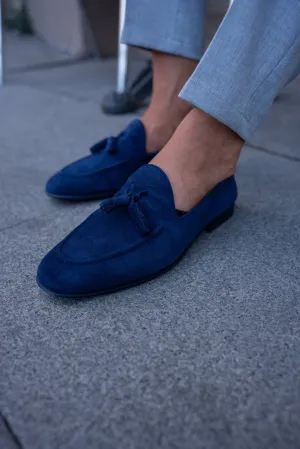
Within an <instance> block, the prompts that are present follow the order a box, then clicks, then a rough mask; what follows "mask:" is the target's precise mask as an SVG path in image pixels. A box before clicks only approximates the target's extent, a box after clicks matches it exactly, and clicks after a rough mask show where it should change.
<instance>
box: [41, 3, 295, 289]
mask: <svg viewBox="0 0 300 449" xmlns="http://www.w3.org/2000/svg"><path fill="white" fill-rule="evenodd" d="M187 3H188V2H187V0H186V2H185V4H187ZM169 4H171V1H170V2H169ZM172 4H173V3H172ZM182 4H183V3H182ZM299 22H300V6H299V4H298V1H297V0H289V2H287V1H286V0H264V2H262V1H261V0H252V1H251V2H249V0H234V1H233V4H232V6H231V9H230V11H229V13H228V15H227V16H226V17H225V20H224V21H223V24H222V25H221V28H220V29H219V31H218V33H217V36H216V37H215V39H214V40H213V42H212V44H211V46H210V47H209V49H208V51H207V53H206V54H205V56H204V58H203V60H202V61H201V62H200V64H199V65H198V67H197V69H196V70H195V72H194V74H193V75H192V77H191V78H190V80H189V81H188V83H187V84H186V86H185V87H184V89H183V91H182V93H181V96H182V97H183V99H185V100H189V101H190V102H191V103H192V104H193V105H194V106H196V107H195V108H194V109H192V110H191V111H190V112H189V113H188V115H187V116H186V117H185V118H184V120H183V121H182V123H181V124H180V125H179V126H178V128H177V129H176V131H175V133H174V135H173V137H172V138H171V140H170V141H169V142H168V143H167V145H166V146H165V147H164V148H163V149H162V151H161V152H160V153H159V154H158V155H157V156H156V157H155V158H154V160H153V163H152V164H147V165H145V166H143V167H141V168H140V169H139V170H137V171H136V172H135V173H134V174H133V175H132V176H131V177H130V180H129V181H128V182H127V183H126V184H125V185H124V186H123V188H122V189H121V191H120V192H119V193H118V194H117V195H115V196H114V197H113V198H111V199H109V200H106V201H105V202H104V203H102V204H101V209H100V210H99V211H97V212H95V213H94V214H92V215H91V216H90V217H89V218H88V219H87V220H86V221H85V222H84V223H83V224H82V225H81V226H79V227H78V228H77V229H75V231H73V232H72V233H71V234H70V235H69V236H68V238H67V239H65V240H63V241H62V242H61V244H59V245H58V246H57V247H55V248H54V249H53V250H52V251H50V253H48V255H47V256H46V257H45V258H44V259H43V261H42V262H41V264H40V266H39V270H38V276H37V278H38V282H39V283H40V285H41V286H42V287H43V288H44V289H46V290H47V291H50V292H53V293H55V294H57V295H68V296H78V295H79V296H84V295H86V294H89V295H94V294H97V293H106V292H108V291H113V290H115V289H120V288H124V287H128V286H130V285H133V284H137V283H140V282H143V281H146V280H148V279H152V278H154V277H156V276H158V275H160V274H161V273H162V272H163V271H165V270H167V269H169V268H170V267H171V266H172V265H173V264H174V263H175V262H177V261H178V259H179V257H180V256H182V255H183V254H184V251H185V250H187V248H188V247H189V246H190V244H191V243H192V242H193V240H194V239H195V238H196V237H197V236H198V235H199V233H200V232H201V231H203V230H208V231H211V230H213V229H215V228H216V227H217V226H220V224H222V223H223V222H224V221H225V220H227V219H228V218H230V217H231V215H232V213H233V210H234V203H235V201H236V197H237V189H236V184H235V180H234V177H233V176H231V175H232V173H233V172H234V169H235V165H236V163H237V160H238V157H239V154H240V151H241V148H242V144H243V141H244V140H245V139H246V138H248V137H249V136H250V135H251V133H252V132H253V131H254V129H255V128H256V127H257V126H258V125H259V123H260V122H261V120H262V119H263V117H264V116H265V114H266V113H267V112H268V110H269V108H270V106H271V104H272V101H273V99H274V97H275V95H276V94H277V93H278V90H279V89H280V88H281V87H282V86H283V85H284V84H285V83H287V82H288V81H289V80H290V79H291V78H292V77H293V76H294V75H295V73H297V71H298V67H299V62H300V48H299V47H300V33H299ZM240 26H242V28H241V29H240ZM166 175H167V176H166ZM226 178H227V179H226ZM169 181H170V182H169ZM222 181H223V182H222ZM170 184H171V185H170ZM172 191H173V193H174V195H173V193H172ZM208 192H210V194H207V193H208ZM174 199H175V208H177V209H179V210H181V211H189V210H190V209H192V211H191V213H187V214H183V215H182V214H178V213H176V210H175V208H174ZM149 256H150V257H149Z"/></svg>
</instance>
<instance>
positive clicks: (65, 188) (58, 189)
mask: <svg viewBox="0 0 300 449" xmlns="http://www.w3.org/2000/svg"><path fill="white" fill-rule="evenodd" d="M46 193H47V194H48V195H50V196H54V197H58V196H65V195H67V196H68V195H70V194H72V193H73V192H72V185H71V183H70V180H69V179H68V177H66V176H64V175H63V174H62V173H61V172H58V173H56V174H55V175H53V176H51V178H50V179H49V180H48V182H47V184H46Z"/></svg>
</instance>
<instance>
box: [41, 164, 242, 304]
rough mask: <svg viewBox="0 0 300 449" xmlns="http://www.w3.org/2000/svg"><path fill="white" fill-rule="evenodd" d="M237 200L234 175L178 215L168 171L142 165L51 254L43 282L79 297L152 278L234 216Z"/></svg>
mask: <svg viewBox="0 0 300 449" xmlns="http://www.w3.org/2000/svg"><path fill="white" fill-rule="evenodd" d="M236 198H237V187H236V183H235V179H234V177H233V176H232V177H231V178H229V179H226V180H225V181H223V182H221V183H220V184H218V185H217V186H216V187H215V188H214V189H213V190H212V191H211V192H210V193H209V194H208V195H207V196H206V197H205V198H204V199H203V200H202V201H201V203H199V205H197V206H196V207H194V208H193V209H192V210H191V211H190V212H188V213H186V214H183V215H178V213H177V212H176V209H175V204H174V197H173V191H172V187H171V185H170V182H169V179H168V177H167V176H166V174H165V173H164V172H163V171H162V170H161V169H160V168H158V167H156V166H154V165H146V166H144V167H141V168H140V169H139V170H137V171H136V172H135V173H134V174H133V175H132V176H131V177H130V178H129V180H128V181H127V183H126V184H125V185H124V186H123V188H122V189H121V190H120V191H119V192H118V193H117V194H116V195H115V196H114V197H113V198H111V199H109V200H106V201H104V202H102V204H101V205H100V208H99V209H98V210H97V211H96V212H94V213H93V214H92V215H90V216H89V217H88V218H87V219H86V220H85V221H84V222H83V223H82V224H81V225H80V226H78V227H77V228H76V229H75V230H74V231H73V232H71V234H69V235H68V236H67V237H66V238H65V239H64V240H63V241H62V242H61V243H59V244H58V245H57V246H56V247H55V248H54V249H53V250H52V251H50V252H49V253H48V254H47V255H46V257H45V258H44V259H43V260H42V262H41V264H40V266H39V268H38V273H37V281H38V284H39V285H40V286H41V287H42V288H43V289H44V290H46V291H47V292H49V293H53V294H55V295H57V296H65V297H80V296H93V295H98V294H103V293H108V292H113V291H116V290H119V289H122V288H126V287H129V286H132V285H135V284H140V283H142V282H144V281H147V280H150V279H153V278H155V277H156V276H158V275H160V274H161V273H163V272H164V271H166V270H167V269H169V268H171V267H172V265H173V264H174V263H175V262H177V261H178V260H179V259H180V257H181V256H182V255H183V254H184V252H185V251H186V250H187V249H188V248H189V246H190V245H191V244H192V242H193V241H194V240H195V238H196V237H197V236H198V235H199V234H200V233H201V232H202V231H204V230H206V231H212V230H214V229H215V228H216V227H218V226H219V225H221V224H222V223H223V222H224V221H226V220H227V219H228V218H230V217H231V215H232V214H233V210H234V203H235V200H236Z"/></svg>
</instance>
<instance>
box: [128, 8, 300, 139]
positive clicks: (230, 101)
mask: <svg viewBox="0 0 300 449" xmlns="http://www.w3.org/2000/svg"><path fill="white" fill-rule="evenodd" d="M205 7H206V1H205V0H127V11H126V18H125V26H124V30H123V36H122V41H123V42H124V43H126V44H129V45H135V46H138V47H143V48H148V49H151V50H159V51H162V52H165V53H170V54H175V55H180V56H184V57H186V58H191V59H197V60H200V58H201V56H202V53H203V30H204V21H205V9H206V8H205ZM299 72H300V1H299V0H234V2H233V4H232V6H231V8H230V9H229V11H228V12H227V14H226V16H225V18H224V20H223V22H222V24H221V26H220V27H219V29H218V31H217V33H216V35H215V37H214V39H213V41H212V42H211V44H210V46H209V47H208V49H207V51H206V52H205V53H204V55H203V57H202V59H201V61H200V62H199V64H198V66H197V68H196V70H195V71H194V73H193V74H192V76H191V77H190V79H189V80H188V81H187V83H186V85H185V86H184V88H183V89H182V91H181V93H180V97H181V98H183V99H184V100H186V101H188V102H190V103H191V104H193V105H194V106H196V107H197V108H199V109H202V110H203V111H205V112H207V113H208V114H210V115H212V116H213V117H215V118H216V119H218V120H219V121H221V122H223V123H224V124H226V125H227V126H229V127H230V128H232V129H233V130H234V131H236V132H237V133H238V134H239V135H240V136H241V137H243V138H244V139H245V140H248V139H249V138H250V137H251V136H252V134H253V132H254V131H255V130H256V128H257V127H258V126H259V125H260V123H261V121H262V120H263V119H264V117H265V116H266V114H267V113H268V111H269V109H270V107H271V105H272V103H273V101H274V98H275V97H276V95H277V94H278V92H279V90H280V89H281V88H282V87H283V86H285V85H286V84H287V83H288V82H289V81H291V80H292V79H293V78H294V77H295V76H296V75H298V73H299Z"/></svg>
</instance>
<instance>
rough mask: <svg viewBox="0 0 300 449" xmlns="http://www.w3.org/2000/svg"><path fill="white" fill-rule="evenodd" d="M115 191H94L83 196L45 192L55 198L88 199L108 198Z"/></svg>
mask: <svg viewBox="0 0 300 449" xmlns="http://www.w3.org/2000/svg"><path fill="white" fill-rule="evenodd" d="M115 193H116V191H113V192H106V193H101V194H100V193H95V194H92V195H85V196H79V195H78V196H69V195H57V194H55V193H49V192H46V194H47V195H48V196H49V197H50V198H54V199H55V200H63V201H88V200H103V199H105V198H109V197H112V196H114V195H115Z"/></svg>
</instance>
